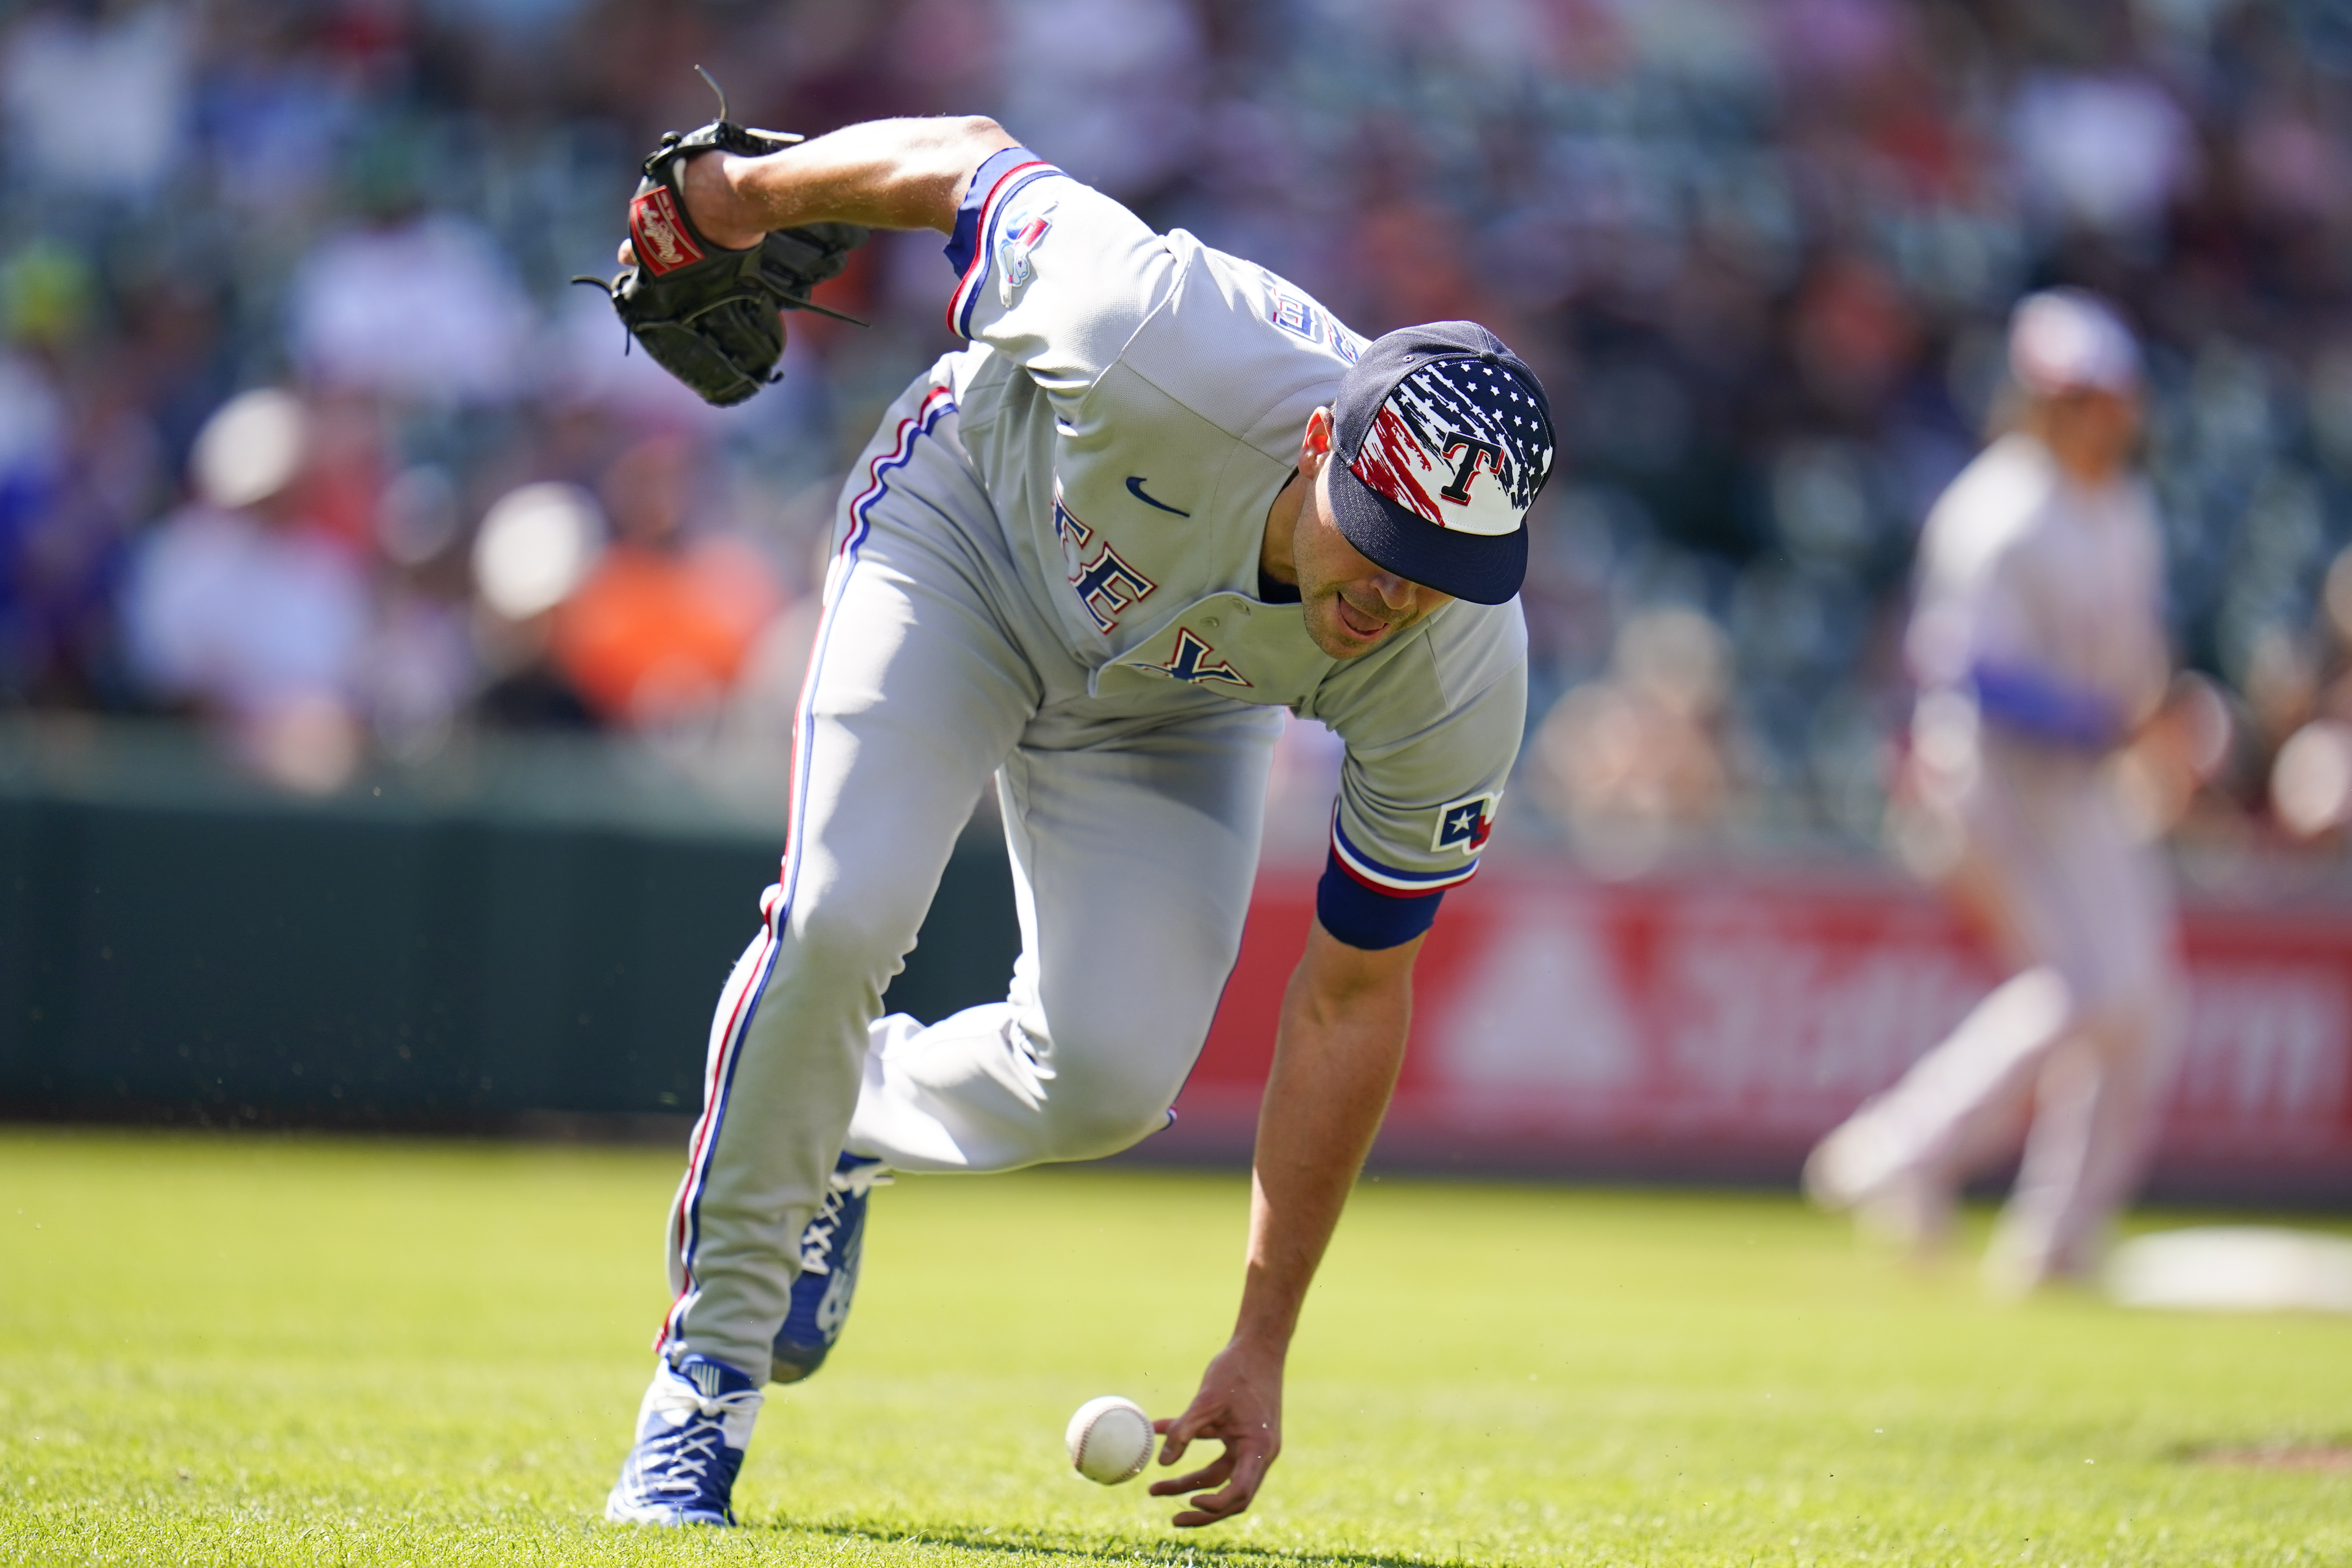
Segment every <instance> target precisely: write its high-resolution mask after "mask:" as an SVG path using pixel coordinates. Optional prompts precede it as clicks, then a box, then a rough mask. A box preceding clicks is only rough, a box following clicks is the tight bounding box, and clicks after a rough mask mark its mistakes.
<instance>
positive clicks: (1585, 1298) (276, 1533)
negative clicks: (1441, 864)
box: [0, 1132, 2352, 1568]
mask: <svg viewBox="0 0 2352 1568" xmlns="http://www.w3.org/2000/svg"><path fill="white" fill-rule="evenodd" d="M675 1174H676V1161H675V1159H674V1158H673V1157H672V1156H670V1155H667V1154H662V1153H656V1152H646V1151H641V1150H603V1149H576V1148H551V1147H543V1146H522V1147H508V1146H499V1145H415V1144H395V1143H378V1142H341V1141H331V1140H324V1139H284V1138H263V1137H247V1138H229V1137H217V1136H130V1135H115V1134H104V1135H100V1134H86V1133H55V1132H41V1133H24V1132H16V1133H6V1134H0V1561H5V1562H11V1563H15V1562H40V1563H47V1562H106V1563H416V1564H430V1565H434V1568H440V1565H444V1564H454V1563H655V1562H660V1563H669V1562H693V1563H704V1562H725V1563H738V1562H743V1563H751V1562H758V1563H767V1562H786V1563H826V1564H834V1563H838V1564H843V1565H844V1568H848V1565H862V1564H880V1563H922V1564H932V1563H971V1564H996V1565H1002V1568H1013V1565H1014V1564H1018V1563H1026V1562H1029V1561H1031V1560H1047V1559H1055V1558H1086V1559H1099V1560H1113V1561H1127V1560H1138V1559H1141V1560H1150V1561H1153V1562H1165V1563H1188V1564H1203V1565H1206V1564H1226V1563H1230V1564H1234V1565H1236V1568H1239V1565H1242V1564H1246V1563H1255V1562H1257V1561H1259V1560H1261V1559H1281V1560H1294V1559H1295V1560H1299V1561H1311V1562H1318V1563H1319V1562H1339V1563H1429V1564H1452V1563H1661V1564H1664V1563H1675V1564H1684V1563H1741V1564H1747V1563H1923V1564H1924V1563H1995V1562H1999V1563H2037V1564H2048V1563H2347V1562H2352V1475H2346V1474H2326V1473H2311V1472H2305V1471H2286V1470H2274V1469H2225V1468H2217V1467H2213V1466H2210V1465H2205V1464H2200V1463H2197V1462H2194V1460H2193V1456H2194V1454H2195V1453H2196V1452H2197V1451H2198V1450H2200V1449H2202V1448H2208V1447H2210V1446H2214V1445H2236V1446H2245V1445H2262V1444H2273V1443H2287V1442H2304V1443H2308V1442H2329V1441H2339V1440H2342V1439H2345V1438H2346V1437H2352V1325H2347V1323H2345V1322H2339V1321H2317V1320H2310V1319H2293V1318H2285V1319H2263V1320H2232V1319H2219V1318H2192V1317H2157V1316H2143V1315H2133V1314H2126V1313H2122V1312H2116V1311H2113V1310H2111V1309H2108V1308H2105V1307H2103V1306H2101V1305H2098V1304H2096V1303H2095V1302H2091V1301H2042V1302H2037V1303H2035V1304H2033V1305H2032V1306H2030V1307H2025V1308H2007V1309H2004V1308H1999V1307H1993V1306H1990V1305H1986V1304H1984V1303H1982V1302H1980V1301H1979V1300H1978V1299H1977V1298H1976V1297H1975V1295H1974V1293H1973V1292H1972V1291H1970V1290H1969V1287H1968V1284H1967V1282H1966V1281H1965V1280H1954V1281H1920V1280H1916V1279H1913V1278H1910V1277H1906V1276H1905V1275H1903V1274H1902V1273H1900V1272H1898V1271H1895V1270H1892V1269H1890V1268H1888V1267H1887V1266H1885V1264H1883V1263H1882V1262H1880V1261H1879V1260H1874V1259H1872V1258H1869V1257H1865V1256H1858V1255H1857V1254H1856V1253H1855V1252H1854V1251H1853V1248H1852V1247H1851V1245H1850V1244H1849V1242H1848V1241H1847V1239H1846V1238H1845V1236H1844V1235H1843V1231H1842V1230H1841V1228H1839V1227H1837V1226H1835V1225H1833V1224H1832V1223H1830V1222H1828V1221H1826V1220H1823V1219H1822V1218H1817V1217H1815V1216H1812V1215H1810V1214H1808V1213H1806V1212H1805V1211H1804V1210H1802V1209H1801V1208H1800V1207H1798V1206H1797V1205H1796V1204H1795V1203H1794V1202H1793V1201H1791V1200H1788V1199H1785V1198H1780V1197H1763V1196H1759V1197H1720V1196H1691V1195H1672V1194H1654V1193H1632V1192H1593V1191H1584V1190H1570V1189H1549V1188H1538V1187H1513V1186H1439V1185H1429V1184H1419V1183H1405V1182H1398V1181H1387V1182H1380V1183H1373V1184H1370V1185H1368V1186H1366V1187H1365V1188H1364V1190H1363V1191H1362V1192H1361V1193H1360V1195H1359V1197H1358V1198H1357V1200H1356V1204H1355V1207H1353V1208H1352V1209H1351V1210H1350V1212H1349V1218H1348V1220H1347V1223H1346V1225H1345V1227H1344V1228H1342V1230H1341V1232H1340V1236H1339V1242H1338V1244H1337V1247H1336V1248H1335V1250H1334V1252H1333V1255H1332V1258H1331V1260H1330V1262H1329V1264H1328V1267H1327V1269H1326V1270H1325V1274H1324V1279H1323V1281H1322V1283H1321V1285H1320V1286H1319V1287H1318V1294H1317V1297H1316V1299H1315V1301H1313V1302H1312V1304H1311V1305H1310V1308H1309V1311H1308V1313H1307V1324H1306V1327H1305V1330H1304V1332H1303V1333H1302V1336H1301V1343H1300V1344H1299V1347H1298V1349H1297V1354H1296V1355H1295V1356H1294V1360H1293V1365H1292V1375H1291V1385H1290V1391H1289V1430H1288V1452H1287V1453H1286V1456H1285V1458H1284V1459H1283V1460H1282V1462H1281V1463H1280V1464H1279V1465H1278V1466H1277V1467H1276V1470H1275V1473H1274V1477H1273V1479H1272V1480H1271V1482H1270V1483H1269V1486H1268V1489H1267V1490H1266V1491H1265V1494H1264V1495H1263V1496H1262V1498H1261V1500H1260V1502H1259V1505H1258V1508H1257V1510H1256V1511H1255V1512H1254V1513H1253V1514H1251V1515H1250V1516H1248V1517H1247V1518H1246V1519H1245V1520H1244V1521H1239V1522H1237V1523H1236V1524H1234V1525H1230V1526H1227V1527H1224V1528H1223V1530H1222V1531H1212V1532H1207V1533H1193V1532H1181V1533H1180V1532H1178V1531H1171V1530H1170V1529H1169V1528H1167V1526H1166V1524H1165V1520H1166V1518H1167V1516H1168V1514H1169V1513H1170V1511H1171V1509H1170V1507H1169V1505H1168V1504H1166V1503H1161V1502H1155V1501H1154V1500H1151V1499H1150V1498H1147V1497H1146V1496H1145V1495H1144V1494H1143V1490H1142V1487H1141V1485H1140V1484H1130V1485H1129V1486H1126V1487H1121V1488H1118V1489H1116V1490H1106V1489H1101V1488H1097V1487H1095V1486H1093V1485H1091V1484H1089V1483H1087V1482H1086V1481H1084V1480H1081V1479H1078V1478H1077V1477H1076V1476H1074V1475H1072V1474H1071V1473H1070V1472H1069V1470H1068V1469H1067V1468H1066V1462H1065V1461H1064V1459H1063V1457H1062V1453H1061V1427H1062V1423H1063V1421H1064V1419H1065V1418H1066V1416H1067V1414H1068V1412H1069V1411H1070V1410H1071V1409H1072V1408H1073V1407H1074V1406H1076V1404H1077V1403H1078V1402H1079V1401H1080V1400H1082V1399H1084V1398H1086V1397H1087V1396H1090V1395H1094V1394H1097V1393H1103V1392H1121V1393H1126V1394H1129V1395H1131V1396H1134V1397H1136V1398H1138V1399H1140V1400H1141V1401H1142V1402H1143V1403H1144V1404H1145V1405H1146V1406H1148V1407H1150V1408H1151V1409H1153V1410H1154V1411H1171V1410H1173V1409H1175V1408H1177V1407H1178V1406H1180V1405H1181V1403H1182V1401H1183V1400H1184V1399H1185V1398H1186V1396H1188V1395H1189V1394H1190V1392H1191V1388H1192V1379H1193V1377H1194V1376H1195V1375H1197V1373H1198V1370H1199V1367H1200V1364H1201V1363H1202V1361H1203V1359H1204V1358H1205V1357H1206V1356H1207V1355H1208V1354H1209V1353H1210V1352H1211V1351H1212V1350H1213V1348H1214V1346H1215V1345H1216V1343H1218V1341H1219V1340H1220V1339H1221V1338H1222V1336H1223V1329H1224V1327H1225V1326H1226V1323H1227V1322H1228V1319H1229V1315H1230V1313H1231V1311H1232V1302H1233V1293H1234V1280H1235V1259H1236V1256H1237V1254H1238V1251H1239V1247H1240V1241H1241V1230H1242V1223H1243V1212H1244V1184H1243V1183H1242V1181H1241V1180H1240V1179H1238V1178H1236V1177H1230V1176H1168V1175H1152V1174H1134V1173H1126V1172H1107V1171H1096V1172H1084V1171H1076V1172H1054V1173H1046V1174H1038V1175H1031V1176H1013V1177H1004V1178H1000V1179H996V1180H989V1181H973V1180H964V1181H956V1180H929V1181H906V1182H902V1183H901V1184H900V1185H899V1186H896V1187H894V1188H891V1189H889V1190H888V1191H887V1192H885V1193H883V1194H882V1195H881V1196H880V1197H877V1200H876V1205H875V1210H874V1213H875V1218H874V1229H873V1233H872V1241H871V1251H870V1253H869V1261H868V1265H867V1271H866V1284H865V1289H864V1292H863V1294H862V1295H861V1297H860V1300H859V1303H858V1309H857V1315H856V1318H855V1319H854V1320H853V1322H852V1323H851V1326H850V1330H849V1333H848V1335H847V1337H846V1338H845V1340H844V1342H843V1345H842V1348H841V1349H840V1350H839V1351H838V1352H837V1353H836V1354H835V1358H834V1361H833V1364H831V1365H830V1366H828V1367H827V1368H826V1370H825V1372H824V1375H822V1376H821V1377H819V1378H817V1379H815V1380H814V1381H812V1382H811V1383H809V1384H807V1385H803V1386H802V1387H800V1388H798V1389H792V1390H781V1389H780V1390H776V1391H773V1393H772V1397H771V1400H770V1403H769V1405H768V1406H767V1409H766V1411H765V1412H764V1413H763V1415H762V1416H761V1431H760V1435H759V1438H758V1440H757V1441H756V1442H755V1443H754V1445H753V1448H752V1453H751V1460H750V1463H749V1465H748V1466H747V1467H746V1469H745V1472H744V1477H743V1479H742V1481H741V1483H740V1486H739V1488H738V1490H737V1502H738V1504H739V1507H740V1509H741V1511H743V1512H744V1513H745V1515H746V1516H747V1521H748V1523H749V1524H750V1526H751V1527H750V1528H748V1529H745V1530H742V1531H732V1532H719V1531H637V1530H625V1529H614V1528H612V1527H609V1526H605V1525H603V1524H601V1523H597V1522H595V1516H596V1513H597V1511H598V1509H599V1508H600V1506H601V1505H602V1502H603V1499H604V1489H605V1487H606V1485H607V1484H608V1483H609V1481H610V1479H611V1477H612V1472H613V1470H614V1466H615V1464H616V1463H617V1461H618V1459H619V1458H620V1454H621V1451H622V1448H623V1447H624V1446H625V1440H626V1437H627V1428H628V1425H629V1419H630V1416H631V1414H632V1413H633V1411H634V1409H635V1401H636V1397H637V1395H638V1394H639V1392H640V1391H641V1389H642V1387H643V1385H644V1379H645V1376H646V1372H647V1370H648V1368H649V1366H650V1356H649V1354H648V1353H647V1351H646V1343H647V1338H648V1335H649V1333H650V1332H651V1330H652V1329H653V1327H654V1325H655V1323H656V1321H657V1319H658V1317H659V1315H660V1312H661V1309H662V1307H663V1304H664V1292H663V1289H662V1285H661V1280H660V1269H659V1260H658V1251H657V1241H658V1233H659V1225H660V1213H661V1210H662V1207H663V1205H664V1202H665V1201H666V1199H667V1195H668V1191H669V1188H670V1186H671V1183H672V1181H673V1179H674V1177H675Z"/></svg>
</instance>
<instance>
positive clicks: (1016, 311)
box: [947, 147, 1178, 397]
mask: <svg viewBox="0 0 2352 1568" xmlns="http://www.w3.org/2000/svg"><path fill="white" fill-rule="evenodd" d="M947 256H948V262H949V264H950V266H952V267H954V268H955V269H956V276H957V283H956V291H955V294H954V296H953V298H950V301H949V302H948V326H949V328H950V329H952V330H953V331H954V332H955V333H956V334H957V335H958V336H959V337H963V338H970V339H971V340H974V341H977V342H984V343H986V344H988V345H989V346H990V347H991V348H993V349H995V350H998V351H999V352H1001V353H1003V354H1004V355H1005V356H1007V357H1008V358H1010V359H1011V360H1013V361H1014V362H1015V363H1017V364H1019V365H1020V366H1021V367H1022V368H1023V369H1024V370H1026V371H1028V372H1029V373H1030V375H1031V376H1033V377H1034V378H1035V380H1036V381H1037V382H1038V384H1039V385H1041V386H1043V387H1044V388H1045V390H1046V392H1049V393H1053V394H1055V395H1056V396H1062V397H1076V396H1077V395H1080V394H1082V393H1083V392H1085V391H1086V390H1087V388H1088V387H1090V386H1092V385H1093V384H1094V382H1095V381H1096V379H1097V377H1099V376H1100V375H1101V374H1102V372H1103V371H1105V370H1107V369H1108V368H1109V367H1110V366H1111V365H1112V364H1114V363H1116V362H1117V361H1118V357H1119V354H1120V352H1121V350H1124V349H1125V348H1126V347H1127V344H1128V341H1129V340H1130V339H1131V338H1133V337H1134V336H1135V332H1136V329H1137V328H1139V327H1140V326H1141V325H1142V324H1143V323H1144V321H1145V320H1147V319H1150V316H1151V314H1152V313H1153V312H1154V311H1155V310H1157V309H1158V308H1160V305H1161V304H1163V303H1164V302H1165V301H1166V299H1167V298H1168V296H1169V294H1170V292H1171V289H1172V288H1173V287H1174V285H1175V277H1176V274H1177V270H1178V267H1177V263H1176V259H1175V257H1174V256H1173V255H1172V254H1171V252H1170V250H1169V247H1168V243H1167V241H1166V240H1165V239H1163V238H1162V237H1161V236H1160V235H1159V234H1157V233H1155V232H1154V231H1153V230H1152V229H1151V227H1150V225H1148V224H1146V223H1144V221H1143V220H1142V219H1140V218H1139V217H1137V216H1136V215H1135V214H1133V213H1130V212H1129V211H1128V210H1127V209H1126V208H1125V207H1123V206H1121V205H1120V204H1118V203H1117V202H1115V201H1113V200H1111V199H1110V198H1109V197H1108V196H1106V195H1104V194H1103V193H1101V192H1099V191H1097V190H1095V189H1093V188H1092V187H1091V186H1088V185H1086V184H1083V183H1079V182H1078V181H1076V180H1073V179H1072V178H1070V176H1068V175H1067V174H1065V173H1064V172H1062V171H1061V170H1059V169H1057V168H1055V166H1054V165H1052V164H1051V163H1048V162H1045V161H1044V160H1043V159H1041V158H1039V157H1037V156H1036V155H1035V154H1034V153H1033V152H1028V151H1027V150H1026V149H1024V148H1019V147H1011V148H1007V149H1005V150H1004V151H1003V152H999V153H996V154H995V155H994V156H992V157H991V158H990V159H989V160H988V161H987V162H984V163H982V165H981V166H980V168H979V170H978V171H977V172H975V173H974V174H973V175H972V180H971V186H970V187H969V188H968V189H967V190H966V192H965V193H964V197H963V202H962V204H961V207H959V209H958V210H957V214H956V226H955V233H954V234H953V235H951V236H950V239H949V241H948V246H947Z"/></svg>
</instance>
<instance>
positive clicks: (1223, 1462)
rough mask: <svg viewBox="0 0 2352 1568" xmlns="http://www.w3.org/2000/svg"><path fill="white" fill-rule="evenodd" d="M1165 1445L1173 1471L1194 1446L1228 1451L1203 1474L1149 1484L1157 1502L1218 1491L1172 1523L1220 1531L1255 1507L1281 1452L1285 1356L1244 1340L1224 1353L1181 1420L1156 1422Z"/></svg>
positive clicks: (1165, 1462) (1162, 1452)
mask: <svg viewBox="0 0 2352 1568" xmlns="http://www.w3.org/2000/svg"><path fill="white" fill-rule="evenodd" d="M1151 1425H1152V1429H1153V1430H1155V1431H1157V1432H1158V1433H1160V1436H1161V1437H1163V1438H1164V1439H1165V1441H1164V1442H1163V1443H1162V1444H1161V1445H1160V1463H1161V1464H1162V1465H1172V1464H1174V1463H1176V1461H1177V1460H1179V1459H1181V1458H1183V1457H1184V1450H1185V1449H1186V1448H1190V1447H1191V1446H1192V1444H1193V1443H1194V1442H1195V1441H1198V1440H1203V1439H1205V1440H1209V1441H1214V1442H1220V1443H1223V1445H1224V1446H1225V1451H1224V1452H1223V1453H1222V1454H1220V1455H1218V1456H1217V1457H1216V1458H1213V1459H1212V1460H1210V1461H1209V1462H1208V1463H1207V1464H1205V1465H1203V1466H1202V1467H1201V1468H1200V1469H1197V1470H1192V1471H1190V1472H1188V1473H1187V1474H1184V1475H1181V1476H1174V1477H1171V1478H1170V1479H1167V1480H1161V1481H1154V1482H1152V1483H1151V1495H1152V1496H1153V1497H1175V1496H1178V1495H1180V1494H1181V1493H1184V1492H1189V1491H1192V1490H1196V1489H1198V1488H1202V1487H1215V1488H1216V1489H1217V1490H1214V1491H1211V1492H1202V1494H1201V1495H1200V1496H1198V1497H1195V1498H1193V1499H1192V1507H1191V1508H1189V1509H1186V1510H1185V1511H1183V1512H1182V1513H1180V1514H1178V1515H1177V1516H1176V1518H1175V1520H1174V1521H1173V1522H1174V1523H1175V1524H1176V1525H1177V1526H1178V1527H1179V1528H1183V1529H1190V1528H1192V1527H1194V1526H1197V1525H1202V1524H1216V1523H1220V1522H1222V1521H1225V1520H1228V1519H1231V1518H1233V1517H1234V1515H1235V1514H1237V1513H1240V1512H1241V1511H1243V1510H1244V1509H1246V1508H1248V1507H1249V1505H1250V1500H1251V1499H1253V1498H1255V1497H1256V1496H1257V1489H1258V1486H1259V1484H1260V1483H1261V1482H1263V1481H1264V1480H1265V1472H1266V1469H1267V1468H1268V1467H1269V1466H1271V1465H1272V1464H1273V1463H1274V1459H1275V1456H1276V1455H1277V1454H1279V1453H1281V1452H1282V1356H1281V1354H1279V1353H1267V1352H1265V1351H1261V1350H1258V1349H1256V1348H1255V1347H1253V1346H1249V1345H1244V1344H1243V1343H1240V1342H1239V1341H1236V1342H1234V1343H1232V1344H1229V1345H1227V1346H1225V1348H1224V1349H1223V1350H1222V1351H1220V1352H1218V1353H1217V1357H1216V1359H1215V1360H1213V1361H1212V1362H1210V1363H1209V1370H1208V1371H1207V1372H1206V1373H1204V1374H1203V1375H1202V1378H1201V1391H1200V1392H1199V1393H1198V1394H1195V1395H1194V1396H1192V1405H1191V1406H1188V1407H1187V1408H1186V1409H1185V1411H1184V1414H1182V1415H1181V1416H1172V1417H1168V1418H1164V1419H1161V1420H1159V1421H1154V1422H1153V1423H1152V1424H1151Z"/></svg>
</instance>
